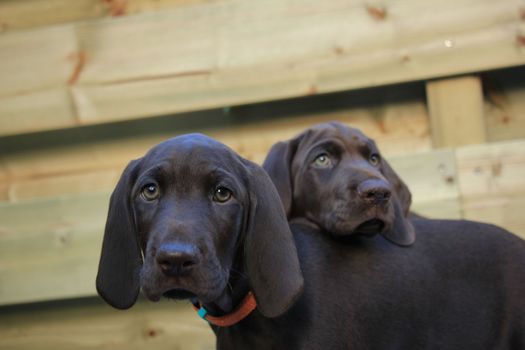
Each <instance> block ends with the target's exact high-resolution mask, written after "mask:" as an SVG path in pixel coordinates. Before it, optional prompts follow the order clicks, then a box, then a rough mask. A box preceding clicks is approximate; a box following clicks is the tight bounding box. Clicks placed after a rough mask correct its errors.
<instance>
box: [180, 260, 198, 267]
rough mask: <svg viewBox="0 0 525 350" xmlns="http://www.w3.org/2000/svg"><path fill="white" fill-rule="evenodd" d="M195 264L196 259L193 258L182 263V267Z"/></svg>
mask: <svg viewBox="0 0 525 350" xmlns="http://www.w3.org/2000/svg"><path fill="white" fill-rule="evenodd" d="M193 265H195V261H193V260H188V261H185V262H183V263H182V267H185V268H188V267H192V266H193Z"/></svg>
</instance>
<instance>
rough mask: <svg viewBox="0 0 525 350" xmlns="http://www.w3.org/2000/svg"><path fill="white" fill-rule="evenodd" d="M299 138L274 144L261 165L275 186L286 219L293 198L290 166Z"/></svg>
mask: <svg viewBox="0 0 525 350" xmlns="http://www.w3.org/2000/svg"><path fill="white" fill-rule="evenodd" d="M301 138H302V137H301V136H299V137H296V138H295V139H292V140H289V141H284V142H277V143H276V144H274V145H273V146H272V148H271V149H270V152H268V155H267V156H266V159H265V160H264V162H263V165H262V167H263V168H264V170H265V171H266V172H267V173H268V175H269V176H270V179H271V180H272V182H273V184H274V185H275V188H276V189H277V192H278V193H279V196H280V197H281V201H282V203H283V207H284V211H285V213H286V216H288V217H289V216H290V212H291V210H292V197H293V188H292V187H293V185H292V178H291V166H292V160H293V158H294V156H295V152H296V151H297V145H298V144H299V141H300V139H301Z"/></svg>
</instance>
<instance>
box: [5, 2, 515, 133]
mask: <svg viewBox="0 0 525 350" xmlns="http://www.w3.org/2000/svg"><path fill="white" fill-rule="evenodd" d="M449 2H450V1H448V2H447V1H445V2H443V1H442V0H440V1H437V0H432V1H425V2H421V1H416V0H403V1H402V0H396V1H392V2H389V3H388V4H385V5H384V9H383V10H384V16H380V17H377V16H376V15H374V13H377V11H376V12H374V11H371V7H373V6H374V5H371V4H368V5H367V4H365V3H363V2H357V1H350V2H349V1H344V0H332V1H317V2H314V1H312V2H308V3H304V1H299V0H286V1H281V0H279V1H277V0H266V1H259V2H254V3H252V2H246V1H241V0H235V1H224V2H223V1H221V2H212V3H207V2H205V3H199V4H196V5H194V6H183V7H180V8H173V9H170V10H165V11H161V12H160V11H159V12H149V13H143V14H140V15H137V16H128V17H122V18H118V19H116V18H110V19H105V20H96V21H89V22H81V23H76V24H70V25H63V26H56V27H52V28H44V29H38V30H28V31H21V32H12V33H6V34H5V35H2V36H1V37H0V52H2V53H1V54H0V75H2V77H3V79H2V81H1V82H0V101H2V103H6V104H7V105H8V106H13V105H15V106H16V105H17V103H15V102H12V101H10V100H11V99H16V100H17V101H20V99H21V98H22V97H21V96H20V95H31V94H35V93H43V91H47V90H49V89H51V90H54V91H56V90H57V89H58V90H60V89H70V94H69V95H64V98H63V99H61V100H59V101H55V102H53V104H59V105H60V106H53V107H52V106H49V107H48V109H49V110H62V111H68V110H70V108H71V106H74V107H73V110H74V111H75V115H74V118H69V116H66V117H65V120H64V122H63V124H61V125H49V124H48V123H47V122H45V121H43V120H42V115H41V113H40V110H39V109H38V108H30V106H28V107H27V108H26V109H24V110H23V113H24V118H20V123H18V122H17V120H18V119H16V118H13V113H18V114H20V113H21V112H20V110H19V109H16V108H14V109H13V108H11V109H7V111H6V112H5V113H0V121H6V120H9V121H10V123H9V124H10V125H9V127H5V128H3V127H2V125H4V122H0V135H12V134H22V133H26V132H29V131H34V130H49V129H58V128H61V127H70V126H71V125H72V124H73V125H76V124H79V125H83V124H99V123H107V122H111V121H116V120H127V119H132V118H143V117H150V116H153V115H159V114H168V113H180V112H186V111H194V110H202V109H205V108H215V107H224V106H231V105H239V104H246V103H252V102H258V101H267V100H274V99H282V98H287V97H296V96H305V95H311V94H317V93H325V92H331V91H340V90H348V89H356V88H362V87H370V86H377V85H384V84H391V83H396V82H405V81H413V80H419V79H429V78H435V77H441V76H449V75H452V74H463V73H467V72H473V71H480V70H488V69H494V68H499V67H509V66H516V65H521V64H524V63H525V52H524V51H523V50H521V49H519V47H517V40H516V34H517V28H518V26H519V25H520V19H519V15H518V13H519V11H520V6H521V5H522V4H521V1H519V0H502V1H492V0H481V1H477V2H476V3H475V4H473V3H472V1H471V0H456V1H454V2H450V4H449ZM341 33H352V35H346V36H345V35H341ZM21 72H24V74H21ZM50 103H51V102H50ZM30 120H31V121H33V122H31V123H29V122H28V121H30ZM75 123H76V124H75ZM28 125H30V127H28Z"/></svg>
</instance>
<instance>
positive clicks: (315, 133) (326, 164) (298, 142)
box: [263, 123, 413, 245]
mask: <svg viewBox="0 0 525 350" xmlns="http://www.w3.org/2000/svg"><path fill="white" fill-rule="evenodd" d="M263 167H264V168H265V169H266V170H267V171H268V173H269V174H270V177H271V178H272V180H273V181H274V183H275V184H276V187H277V188H278V190H279V193H280V195H281V198H282V200H283V204H284V206H285V208H286V209H287V213H288V217H289V218H290V219H294V218H305V219H307V220H308V221H309V222H311V223H314V224H316V225H317V226H318V227H320V228H322V229H323V230H324V231H325V232H327V233H329V234H331V235H336V236H347V235H350V234H367V235H372V234H376V233H380V234H383V235H384V236H385V237H387V238H388V239H390V240H392V241H393V242H394V243H397V244H400V245H408V244H411V243H412V242H413V229H412V227H411V225H410V223H409V222H408V221H407V220H406V216H407V215H408V210H409V207H410V198H411V195H410V192H409V190H408V188H407V187H406V185H405V184H404V183H403V182H402V181H401V179H400V178H399V177H398V176H397V175H396V174H395V173H394V171H393V170H392V168H391V167H390V166H389V165H388V163H387V162H386V161H385V160H384V159H383V158H382V156H381V154H380V152H379V149H378V148H377V146H376V145H375V142H374V141H373V140H371V139H369V138H368V137H366V136H365V135H364V134H363V133H362V132H360V131H359V130H357V129H353V128H350V127H347V126H345V125H343V124H340V123H326V124H320V125H317V126H315V127H313V128H311V129H309V130H307V131H305V132H304V133H303V134H301V135H299V136H298V137H297V138H295V139H292V140H290V141H288V142H284V143H278V144H276V145H274V146H273V148H272V150H271V151H270V153H269V155H268V157H267V159H266V160H265V163H264V166H263Z"/></svg>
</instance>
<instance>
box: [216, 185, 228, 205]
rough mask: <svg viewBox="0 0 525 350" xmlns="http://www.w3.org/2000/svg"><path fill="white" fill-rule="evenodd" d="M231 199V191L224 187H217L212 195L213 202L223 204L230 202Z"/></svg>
mask: <svg viewBox="0 0 525 350" xmlns="http://www.w3.org/2000/svg"><path fill="white" fill-rule="evenodd" d="M231 197H232V191H230V190H229V189H227V188H226V187H217V188H216V189H215V193H214V194H213V200H214V201H216V202H219V203H224V202H227V201H229V200H230V198H231Z"/></svg>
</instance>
